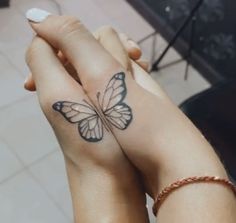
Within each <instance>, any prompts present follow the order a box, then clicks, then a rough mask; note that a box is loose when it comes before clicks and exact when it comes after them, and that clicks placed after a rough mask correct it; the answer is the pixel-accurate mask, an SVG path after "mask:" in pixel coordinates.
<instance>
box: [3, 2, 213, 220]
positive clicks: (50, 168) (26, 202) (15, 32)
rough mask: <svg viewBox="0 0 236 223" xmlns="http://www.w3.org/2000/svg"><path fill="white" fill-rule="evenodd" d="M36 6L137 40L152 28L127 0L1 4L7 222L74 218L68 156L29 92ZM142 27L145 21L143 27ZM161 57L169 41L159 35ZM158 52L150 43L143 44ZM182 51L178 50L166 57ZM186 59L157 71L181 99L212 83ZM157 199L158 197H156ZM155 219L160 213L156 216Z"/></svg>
mask: <svg viewBox="0 0 236 223" xmlns="http://www.w3.org/2000/svg"><path fill="white" fill-rule="evenodd" d="M31 7H41V8H44V9H46V10H49V11H51V12H53V13H66V14H72V15H76V16H78V17H80V19H81V20H82V21H83V22H84V23H85V24H86V25H87V26H88V28H89V29H91V30H94V29H95V28H97V27H99V26H101V25H104V24H110V25H112V26H114V27H115V28H117V29H118V30H121V31H123V32H125V33H128V34H129V36H130V37H132V38H133V39H135V40H140V39H142V38H143V37H144V36H146V35H148V34H150V33H151V32H152V31H153V30H152V28H151V27H150V26H149V25H148V24H147V23H146V22H145V21H144V20H143V19H142V18H141V17H140V16H139V15H138V14H137V13H136V12H135V10H134V9H133V8H132V7H130V6H129V5H128V4H127V3H126V2H125V1H124V0H80V1H77V0H67V1H62V0H57V1H53V0H51V1H50V0H40V1H39V0H12V1H11V8H9V9H0V71H1V72H0V219H1V222H4V223H16V222H17V223H28V222H37V223H49V222H50V223H51V222H57V223H66V222H71V223H72V221H73V220H72V209H71V202H70V196H69V191H68V185H67V181H66V174H65V168H64V163H63V157H62V154H61V152H60V150H59V146H58V143H57V142H56V139H55V137H54V135H53V132H52V130H51V128H50V127H49V124H48V123H47V121H46V119H45V118H44V116H43V114H42V112H41V111H40V109H39V106H38V102H37V99H36V96H35V94H32V93H29V92H26V91H25V90H24V89H23V87H22V86H23V82H24V78H25V76H26V75H27V73H28V69H27V67H26V65H25V62H24V52H25V49H26V47H27V45H28V43H29V42H30V40H31V38H32V36H33V34H32V32H31V30H30V28H29V26H28V24H27V22H26V19H25V18H24V12H25V11H26V9H28V8H31ZM137 24H139V25H138V26H137ZM158 39H159V40H158V41H157V42H158V44H157V54H160V52H161V50H163V48H164V46H165V44H166V43H165V41H164V40H163V39H162V38H161V37H160V36H159V37H158ZM142 48H143V51H144V56H145V57H146V58H149V57H150V54H151V44H150V41H149V42H148V41H147V42H145V43H143V44H142ZM177 57H179V55H178V54H177V53H176V52H175V51H174V50H173V49H171V51H170V52H169V54H168V55H167V57H166V59H165V62H168V61H169V60H172V59H173V58H177ZM184 67H185V63H184V62H182V63H180V64H178V65H175V66H173V67H169V68H167V69H165V70H162V71H161V72H159V73H153V74H152V76H153V77H154V79H156V80H157V81H159V82H160V83H161V85H162V86H163V87H164V89H166V91H167V92H168V94H169V95H170V97H171V98H172V99H173V100H174V102H175V103H177V104H178V103H180V102H181V101H183V100H184V99H186V98H187V97H189V96H191V95H193V94H195V93H196V92H199V91H201V90H202V89H205V88H207V87H209V84H208V83H207V82H206V81H205V80H204V79H203V78H201V76H200V75H199V74H198V72H197V71H196V70H194V69H193V68H190V75H189V79H188V80H187V81H183V74H184V72H183V71H184ZM149 203H150V202H149ZM152 222H154V218H152Z"/></svg>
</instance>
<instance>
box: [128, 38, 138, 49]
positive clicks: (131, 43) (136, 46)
mask: <svg viewBox="0 0 236 223" xmlns="http://www.w3.org/2000/svg"><path fill="white" fill-rule="evenodd" d="M128 43H129V45H130V47H134V48H136V49H140V47H139V45H138V44H137V43H135V42H134V41H133V40H128Z"/></svg>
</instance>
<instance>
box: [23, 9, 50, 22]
mask: <svg viewBox="0 0 236 223" xmlns="http://www.w3.org/2000/svg"><path fill="white" fill-rule="evenodd" d="M49 15H51V13H50V12H47V11H45V10H42V9H38V8H32V9H29V10H28V11H27V12H26V14H25V16H26V18H27V19H28V20H30V21H32V22H36V23H40V22H42V21H43V20H44V19H46V18H47V17H48V16H49Z"/></svg>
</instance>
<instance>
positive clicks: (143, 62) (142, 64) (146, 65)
mask: <svg viewBox="0 0 236 223" xmlns="http://www.w3.org/2000/svg"><path fill="white" fill-rule="evenodd" d="M135 63H136V64H138V65H139V66H140V67H141V68H143V69H144V70H145V71H146V72H148V70H149V62H148V61H147V60H136V61H135Z"/></svg>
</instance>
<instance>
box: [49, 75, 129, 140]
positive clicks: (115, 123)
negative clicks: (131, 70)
mask: <svg viewBox="0 0 236 223" xmlns="http://www.w3.org/2000/svg"><path fill="white" fill-rule="evenodd" d="M126 94H127V89H126V84H125V74H124V73H123V72H121V73H117V74H115V75H114V76H113V77H112V78H111V80H110V81H109V83H108V85H107V86H106V89H105V91H104V94H103V98H102V100H100V92H98V93H97V100H98V107H97V106H94V105H92V104H90V103H88V102H87V101H86V100H83V102H84V103H83V104H80V103H75V102H69V101H58V102H56V103H55V104H53V106H52V107H53V109H54V110H56V111H58V112H60V113H61V114H62V115H63V116H64V117H65V119H66V120H67V121H69V122H70V123H77V124H78V131H79V133H80V136H81V137H82V138H83V139H85V140H86V141H88V142H98V141H100V140H101V139H102V138H103V131H104V128H105V129H106V130H107V131H110V130H111V129H112V127H116V128H118V129H120V130H124V129H126V128H127V127H128V126H129V124H130V123H131V121H132V119H133V115H132V110H131V108H130V107H129V106H128V105H127V104H125V103H124V102H123V100H124V99H125V96H126Z"/></svg>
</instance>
